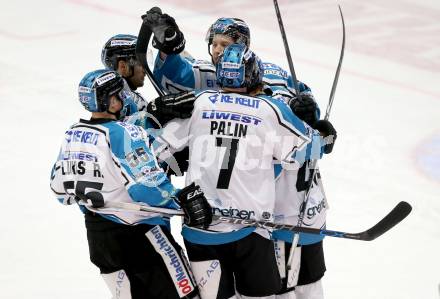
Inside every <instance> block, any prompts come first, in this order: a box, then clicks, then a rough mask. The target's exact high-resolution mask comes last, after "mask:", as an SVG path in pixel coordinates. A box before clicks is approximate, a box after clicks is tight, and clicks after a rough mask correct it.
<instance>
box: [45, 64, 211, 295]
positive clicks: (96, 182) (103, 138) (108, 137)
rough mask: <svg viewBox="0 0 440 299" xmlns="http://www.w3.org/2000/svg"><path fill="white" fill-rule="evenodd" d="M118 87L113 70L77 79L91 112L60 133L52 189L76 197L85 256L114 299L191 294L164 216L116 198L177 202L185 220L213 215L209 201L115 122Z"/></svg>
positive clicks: (142, 137) (130, 128)
mask: <svg viewBox="0 0 440 299" xmlns="http://www.w3.org/2000/svg"><path fill="white" fill-rule="evenodd" d="M123 87H124V82H123V79H122V78H121V77H120V76H119V75H118V73H116V72H114V71H111V70H97V71H93V72H90V73H88V74H86V75H85V76H84V78H83V79H82V80H81V82H80V84H79V100H80V102H81V104H82V105H83V106H84V108H85V109H86V110H88V111H90V112H91V113H92V117H91V119H90V120H83V119H81V120H80V121H79V122H78V123H76V124H74V125H72V126H71V127H70V128H69V129H68V130H67V131H66V132H65V135H64V140H63V143H62V145H61V150H60V153H59V156H58V159H57V161H56V162H55V165H54V167H53V170H52V174H51V183H50V185H51V189H52V190H53V192H54V193H55V194H56V196H57V198H58V200H59V201H60V202H61V203H63V204H66V205H70V204H74V203H78V204H80V208H81V210H82V211H83V212H84V217H85V226H86V229H87V239H88V243H89V251H90V259H91V261H92V263H93V264H95V265H96V266H97V267H98V268H99V269H100V272H101V274H102V276H103V278H104V280H105V282H106V284H107V285H108V287H109V289H110V291H111V293H112V295H113V298H124V299H128V298H133V299H135V298H194V297H195V296H197V294H198V291H197V288H196V284H195V283H194V282H193V280H192V278H191V273H190V270H189V268H188V267H187V266H186V264H185V260H184V256H183V254H182V251H181V248H180V247H179V245H178V244H177V243H176V242H175V240H174V239H173V237H172V235H171V233H170V231H169V219H167V218H165V217H162V216H161V215H160V214H156V213H142V214H141V213H133V212H129V211H124V210H121V209H118V208H117V206H116V208H115V205H117V204H118V203H121V202H122V203H126V202H139V203H142V204H145V205H148V206H155V207H166V208H171V209H177V208H180V207H181V208H182V209H183V211H184V212H185V215H186V217H185V223H186V224H187V225H188V226H189V227H200V228H204V227H207V226H208V225H209V223H210V222H211V207H210V206H209V204H208V203H207V200H206V198H205V197H204V195H203V192H201V190H200V188H199V187H198V186H196V185H194V184H191V185H189V186H187V187H185V188H184V189H182V190H180V191H178V190H177V189H175V188H174V187H173V185H172V184H171V183H170V182H169V180H168V179H167V177H166V175H165V173H164V172H163V171H162V170H161V169H160V168H159V167H158V164H157V161H156V158H155V155H154V153H153V152H152V149H151V145H150V144H149V142H148V136H147V133H146V131H145V130H143V129H142V128H141V127H137V126H134V125H130V124H127V123H124V122H120V121H118V119H119V118H120V117H121V110H122V109H123V107H124V101H125V100H126V97H125V96H126V94H125V93H124V92H123ZM160 101H162V99H161V98H158V99H156V100H155V102H157V103H158V102H160ZM164 102H166V101H164ZM159 106H160V105H159ZM162 106H163V105H162ZM127 278H128V279H127Z"/></svg>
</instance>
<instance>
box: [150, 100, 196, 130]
mask: <svg viewBox="0 0 440 299" xmlns="http://www.w3.org/2000/svg"><path fill="white" fill-rule="evenodd" d="M195 100H196V97H195V94H194V91H185V92H181V93H178V94H168V95H165V96H162V97H158V98H156V99H155V100H153V101H151V102H150V103H148V105H147V112H148V113H150V114H151V115H152V116H154V117H155V118H156V119H157V120H158V121H159V123H160V124H161V125H162V126H164V125H165V124H166V123H167V122H169V121H170V120H172V119H174V118H189V117H191V114H192V111H193V109H194V101H195Z"/></svg>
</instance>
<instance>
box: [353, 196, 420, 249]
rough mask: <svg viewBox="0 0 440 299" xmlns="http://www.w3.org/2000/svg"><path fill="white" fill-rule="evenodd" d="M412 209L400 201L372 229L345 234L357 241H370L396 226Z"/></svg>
mask: <svg viewBox="0 0 440 299" xmlns="http://www.w3.org/2000/svg"><path fill="white" fill-rule="evenodd" d="M411 210H412V207H411V205H410V204H409V203H407V202H405V201H401V202H399V203H398V204H397V206H395V207H394V209H392V210H391V212H389V213H388V215H386V216H385V217H384V218H383V219H382V220H381V221H379V222H378V223H377V224H376V225H374V226H373V227H372V228H370V229H368V230H366V231H364V232H362V233H358V234H347V235H350V236H352V237H354V238H359V240H364V241H372V240H374V239H376V238H377V237H380V236H381V235H383V234H384V233H386V232H387V231H389V230H390V229H391V228H392V227H394V226H396V225H397V224H398V223H399V222H400V221H402V220H403V219H405V218H406V216H408V215H409V213H411Z"/></svg>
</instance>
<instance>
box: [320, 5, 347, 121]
mask: <svg viewBox="0 0 440 299" xmlns="http://www.w3.org/2000/svg"><path fill="white" fill-rule="evenodd" d="M338 8H339V14H340V16H341V22H342V47H341V53H340V54H339V62H338V67H337V68H336V73H335V78H334V79H333V84H332V89H331V91H330V97H329V100H328V105H327V109H326V111H325V117H324V119H326V120H328V119H329V117H330V111H331V109H332V105H333V100H334V98H335V92H336V86H337V85H338V80H339V73H340V72H341V67H342V61H343V59H344V53H345V21H344V15H343V14H342V9H341V6H340V5H338Z"/></svg>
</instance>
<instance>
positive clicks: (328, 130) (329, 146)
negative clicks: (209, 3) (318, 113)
mask: <svg viewBox="0 0 440 299" xmlns="http://www.w3.org/2000/svg"><path fill="white" fill-rule="evenodd" d="M312 127H313V128H314V129H316V130H318V131H319V132H320V133H321V135H322V136H324V140H325V141H326V145H325V146H324V153H325V154H330V153H331V152H332V151H333V146H334V145H335V141H336V137H338V135H337V133H336V130H335V127H333V125H332V123H331V122H329V121H328V120H318V121H317V122H315V124H314V125H313V126H312Z"/></svg>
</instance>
